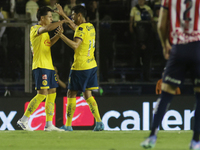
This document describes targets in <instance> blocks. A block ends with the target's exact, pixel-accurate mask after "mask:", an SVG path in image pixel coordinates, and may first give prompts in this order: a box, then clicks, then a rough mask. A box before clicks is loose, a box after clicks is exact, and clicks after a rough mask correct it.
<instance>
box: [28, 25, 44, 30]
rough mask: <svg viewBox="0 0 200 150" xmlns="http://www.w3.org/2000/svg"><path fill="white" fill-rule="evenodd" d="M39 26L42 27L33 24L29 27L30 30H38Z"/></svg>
mask: <svg viewBox="0 0 200 150" xmlns="http://www.w3.org/2000/svg"><path fill="white" fill-rule="evenodd" d="M40 27H42V26H41V25H34V26H32V27H31V30H38V29H39V28H40Z"/></svg>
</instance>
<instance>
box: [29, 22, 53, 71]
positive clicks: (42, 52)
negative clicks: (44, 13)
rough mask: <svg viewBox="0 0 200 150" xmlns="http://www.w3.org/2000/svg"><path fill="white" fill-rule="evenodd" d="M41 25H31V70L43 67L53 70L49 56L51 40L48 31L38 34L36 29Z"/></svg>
mask: <svg viewBox="0 0 200 150" xmlns="http://www.w3.org/2000/svg"><path fill="white" fill-rule="evenodd" d="M40 27H42V26H41V25H35V26H32V27H31V31H30V41H31V50H32V53H33V63H32V70H34V69H36V68H44V69H49V70H54V67H53V63H52V58H51V49H50V47H51V41H50V37H49V34H48V32H45V33H42V34H39V35H38V29H39V28H40Z"/></svg>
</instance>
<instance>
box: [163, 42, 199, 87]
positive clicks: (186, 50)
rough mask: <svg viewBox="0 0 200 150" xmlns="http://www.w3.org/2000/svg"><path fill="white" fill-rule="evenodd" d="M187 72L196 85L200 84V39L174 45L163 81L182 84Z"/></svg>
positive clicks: (177, 84)
mask: <svg viewBox="0 0 200 150" xmlns="http://www.w3.org/2000/svg"><path fill="white" fill-rule="evenodd" d="M187 73H189V74H188V75H189V76H190V77H191V80H192V82H193V84H194V86H200V41H198V42H192V43H188V44H178V45H173V46H172V50H171V53H170V58H169V60H168V61H167V64H166V70H165V72H164V76H163V82H164V83H168V84H172V85H175V86H180V85H182V84H183V83H184V79H185V76H186V74H187Z"/></svg>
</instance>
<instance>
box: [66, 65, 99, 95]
mask: <svg viewBox="0 0 200 150" xmlns="http://www.w3.org/2000/svg"><path fill="white" fill-rule="evenodd" d="M98 88H99V87H98V83H97V67H95V68H92V69H89V70H71V71H70V74H69V84H68V89H70V90H74V91H81V92H85V90H94V89H98Z"/></svg>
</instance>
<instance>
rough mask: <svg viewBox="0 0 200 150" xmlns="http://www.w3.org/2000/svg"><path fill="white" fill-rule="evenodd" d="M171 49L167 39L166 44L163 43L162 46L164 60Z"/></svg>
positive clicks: (167, 57)
mask: <svg viewBox="0 0 200 150" xmlns="http://www.w3.org/2000/svg"><path fill="white" fill-rule="evenodd" d="M171 49H172V46H171V44H170V43H169V41H166V44H165V46H164V47H163V55H164V58H165V59H166V60H168V59H169V56H170V52H171Z"/></svg>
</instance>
